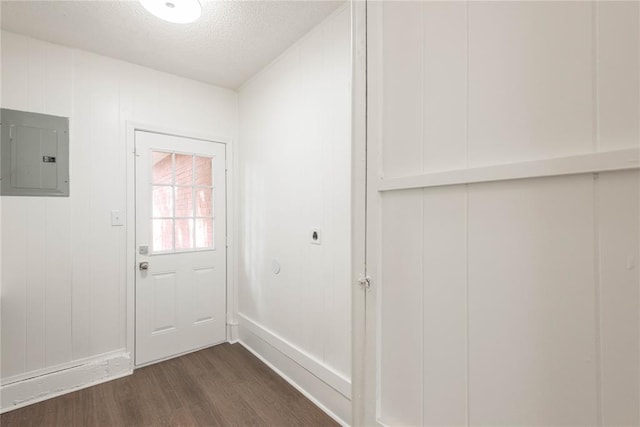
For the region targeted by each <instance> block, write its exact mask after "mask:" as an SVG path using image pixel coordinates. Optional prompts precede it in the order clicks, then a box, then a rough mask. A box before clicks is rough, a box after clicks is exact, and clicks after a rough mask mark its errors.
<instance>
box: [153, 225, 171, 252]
mask: <svg viewBox="0 0 640 427" xmlns="http://www.w3.org/2000/svg"><path fill="white" fill-rule="evenodd" d="M151 222H152V232H153V251H154V252H162V251H170V250H173V220H171V219H154V220H152V221H151Z"/></svg>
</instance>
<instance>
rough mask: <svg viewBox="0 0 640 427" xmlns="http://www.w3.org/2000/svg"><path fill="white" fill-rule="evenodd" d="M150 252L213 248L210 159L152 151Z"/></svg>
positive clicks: (211, 169) (211, 170) (211, 161)
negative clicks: (151, 239)
mask: <svg viewBox="0 0 640 427" xmlns="http://www.w3.org/2000/svg"><path fill="white" fill-rule="evenodd" d="M151 157H152V168H151V169H152V170H151V181H152V185H151V199H152V201H151V204H152V209H151V212H152V214H151V221H152V229H153V244H152V248H153V251H154V252H167V251H173V252H175V251H179V250H180V251H184V250H193V249H207V248H213V246H214V242H213V238H214V235H213V226H214V221H213V212H214V211H213V176H212V174H213V158H212V157H206V156H193V155H189V154H177V153H168V152H163V151H152V153H151Z"/></svg>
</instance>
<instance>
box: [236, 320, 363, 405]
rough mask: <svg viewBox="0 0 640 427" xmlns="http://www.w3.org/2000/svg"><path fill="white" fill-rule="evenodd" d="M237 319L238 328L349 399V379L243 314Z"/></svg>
mask: <svg viewBox="0 0 640 427" xmlns="http://www.w3.org/2000/svg"><path fill="white" fill-rule="evenodd" d="M238 317H239V318H240V326H242V327H244V328H246V329H247V330H248V331H249V332H251V333H252V334H254V335H256V336H257V337H259V338H260V339H262V340H263V341H265V342H267V343H268V344H270V345H271V346H272V347H274V348H275V349H277V350H278V351H280V352H281V353H283V354H284V355H286V356H287V357H288V358H290V359H291V360H293V361H294V362H296V363H297V364H299V365H300V366H302V367H303V368H305V369H306V370H307V371H309V372H310V373H312V374H313V375H315V376H316V377H317V378H319V379H320V380H322V381H324V382H325V383H326V384H328V385H329V386H331V387H332V388H333V389H335V390H336V391H337V392H339V393H340V394H341V395H343V396H344V397H346V398H347V399H351V381H350V380H349V379H347V378H345V377H344V376H343V375H341V374H339V373H338V372H336V371H334V370H333V369H331V368H330V367H328V366H327V365H325V364H324V363H323V362H322V361H320V360H318V359H316V358H315V357H313V356H311V355H309V354H307V353H305V352H304V351H303V350H301V349H299V348H298V347H296V346H295V345H293V344H292V343H290V342H288V341H287V340H285V339H284V338H282V337H280V336H278V335H277V334H276V333H274V332H272V331H270V330H268V329H267V328H265V327H264V326H262V325H259V324H258V323H257V322H256V321H254V320H252V319H250V318H249V317H247V316H245V315H244V314H242V313H238Z"/></svg>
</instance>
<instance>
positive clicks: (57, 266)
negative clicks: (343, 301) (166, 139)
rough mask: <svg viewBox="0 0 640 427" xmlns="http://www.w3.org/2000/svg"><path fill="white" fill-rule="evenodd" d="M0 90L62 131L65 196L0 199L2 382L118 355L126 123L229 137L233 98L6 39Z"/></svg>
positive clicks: (9, 101)
mask: <svg viewBox="0 0 640 427" xmlns="http://www.w3.org/2000/svg"><path fill="white" fill-rule="evenodd" d="M2 94H3V97H2V107H3V108H10V109H17V110H24V111H33V112H38V113H45V114H53V115H60V116H66V117H70V127H71V129H70V157H71V158H70V175H71V176H70V180H71V182H70V184H71V190H70V191H71V195H70V197H68V198H47V197H3V198H2V230H1V231H2V260H1V262H2V335H1V340H2V382H3V384H7V383H9V382H13V381H16V380H20V379H24V378H28V377H31V376H33V375H36V374H44V373H48V372H52V371H55V370H59V369H60V368H61V367H68V366H72V365H76V364H78V363H81V362H83V361H87V358H89V359H92V358H95V357H98V356H100V355H104V354H105V353H110V352H114V351H118V350H123V349H125V346H126V344H127V343H126V334H125V326H126V305H125V297H126V292H125V291H126V288H125V280H126V271H125V267H126V249H127V248H126V228H125V227H112V226H111V219H110V212H111V210H120V211H121V212H123V214H124V213H125V212H126V193H127V190H128V189H127V181H126V176H125V175H126V174H125V171H126V159H127V156H128V155H130V154H128V153H127V151H126V135H125V133H126V121H127V120H131V121H136V122H142V123H145V124H151V125H158V126H161V127H164V128H175V129H182V130H188V131H194V132H200V133H202V134H214V135H220V136H221V137H227V138H230V139H235V137H236V134H237V95H236V93H234V92H233V91H231V90H226V89H220V88H216V87H213V86H210V85H206V84H203V83H198V82H194V81H190V80H187V79H183V78H179V77H175V76H172V75H169V74H165V73H160V72H157V71H153V70H150V69H146V68H142V67H139V66H135V65H132V64H129V63H125V62H121V61H116V60H113V59H109V58H105V57H101V56H97V55H94V54H91V53H87V52H83V51H79V50H74V49H68V48H65V47H61V46H58V45H53V44H49V43H45V42H41V41H38V40H35V39H31V38H26V37H23V36H20V35H16V34H12V33H8V32H3V33H2ZM230 203H233V201H230ZM230 278H231V280H232V279H233V271H230ZM41 391H42V392H45V391H46V390H41ZM12 403H13V402H4V401H3V407H5V406H7V404H12Z"/></svg>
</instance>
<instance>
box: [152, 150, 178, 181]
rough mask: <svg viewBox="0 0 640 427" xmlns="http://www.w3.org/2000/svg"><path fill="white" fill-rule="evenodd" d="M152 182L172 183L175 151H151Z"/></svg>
mask: <svg viewBox="0 0 640 427" xmlns="http://www.w3.org/2000/svg"><path fill="white" fill-rule="evenodd" d="M151 165H152V166H151V182H152V183H153V184H172V183H173V182H172V180H173V153H165V152H164V151H152V152H151Z"/></svg>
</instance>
